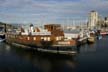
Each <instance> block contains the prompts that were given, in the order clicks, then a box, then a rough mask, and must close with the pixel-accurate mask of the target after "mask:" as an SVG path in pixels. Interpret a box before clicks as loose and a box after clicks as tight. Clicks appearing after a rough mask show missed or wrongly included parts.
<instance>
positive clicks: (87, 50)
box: [0, 36, 108, 72]
mask: <svg viewBox="0 0 108 72" xmlns="http://www.w3.org/2000/svg"><path fill="white" fill-rule="evenodd" d="M107 42H108V36H105V37H104V38H102V39H101V40H97V41H96V42H95V43H93V44H89V45H88V44H85V45H82V46H81V47H80V48H77V54H75V55H61V54H52V53H43V52H37V51H34V50H31V51H30V50H25V49H22V48H19V47H16V46H11V45H9V44H6V43H0V72H60V71H61V72H79V71H81V72H91V71H92V72H97V71H98V72H103V71H108V69H107V65H108V64H107V63H108V62H107V61H108V58H107V56H108V45H107Z"/></svg>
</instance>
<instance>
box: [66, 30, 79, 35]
mask: <svg viewBox="0 0 108 72" xmlns="http://www.w3.org/2000/svg"><path fill="white" fill-rule="evenodd" d="M64 33H74V34H77V33H80V30H64Z"/></svg>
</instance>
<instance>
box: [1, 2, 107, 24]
mask: <svg viewBox="0 0 108 72" xmlns="http://www.w3.org/2000/svg"><path fill="white" fill-rule="evenodd" d="M91 10H95V11H97V12H98V13H99V15H100V16H103V17H104V16H108V0H0V21H1V22H5V23H25V24H26V23H28V24H29V23H33V24H39V25H40V24H49V23H51V24H54V23H56V24H75V23H74V22H80V21H81V22H85V21H87V20H88V14H89V12H90V11H91Z"/></svg>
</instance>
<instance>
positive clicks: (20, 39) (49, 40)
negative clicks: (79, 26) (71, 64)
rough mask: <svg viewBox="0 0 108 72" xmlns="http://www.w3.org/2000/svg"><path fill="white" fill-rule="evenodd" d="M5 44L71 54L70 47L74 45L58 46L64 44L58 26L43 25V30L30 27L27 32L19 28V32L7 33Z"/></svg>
mask: <svg viewBox="0 0 108 72" xmlns="http://www.w3.org/2000/svg"><path fill="white" fill-rule="evenodd" d="M6 42H7V43H10V44H14V45H19V46H22V47H26V48H29V49H36V50H38V51H40V50H41V51H50V52H53V51H54V52H61V53H72V46H75V45H76V44H75V43H74V42H72V41H69V42H70V44H64V45H63V44H60V42H64V32H63V30H62V29H61V27H60V25H58V24H50V25H44V29H40V28H37V27H36V28H35V29H34V27H33V25H30V28H29V30H24V29H23V28H21V31H19V32H16V33H15V32H14V33H13V32H7V34H6Z"/></svg>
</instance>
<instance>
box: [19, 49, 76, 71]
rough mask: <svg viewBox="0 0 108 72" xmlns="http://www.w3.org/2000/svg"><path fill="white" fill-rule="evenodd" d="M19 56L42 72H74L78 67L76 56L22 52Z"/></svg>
mask: <svg viewBox="0 0 108 72" xmlns="http://www.w3.org/2000/svg"><path fill="white" fill-rule="evenodd" d="M17 54H18V55H19V56H20V58H21V59H22V58H23V59H24V60H26V61H28V62H30V63H31V64H32V65H33V67H34V68H35V69H38V70H40V72H72V71H74V70H75V69H76V68H77V65H78V62H77V61H76V60H75V56H65V55H59V54H48V53H40V52H35V51H26V52H25V51H20V50H19V52H17Z"/></svg>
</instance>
